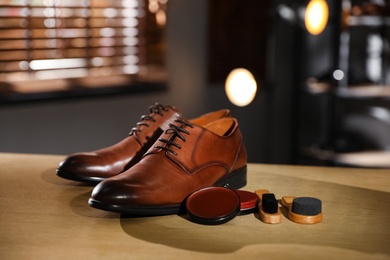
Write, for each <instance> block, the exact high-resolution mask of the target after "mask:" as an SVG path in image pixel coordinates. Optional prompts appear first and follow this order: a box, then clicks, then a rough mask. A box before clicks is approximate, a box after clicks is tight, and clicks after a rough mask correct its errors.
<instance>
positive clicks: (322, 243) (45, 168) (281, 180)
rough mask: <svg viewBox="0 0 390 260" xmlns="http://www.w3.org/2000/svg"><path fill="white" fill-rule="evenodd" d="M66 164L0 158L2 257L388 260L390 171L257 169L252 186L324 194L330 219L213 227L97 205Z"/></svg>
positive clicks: (252, 169)
mask: <svg viewBox="0 0 390 260" xmlns="http://www.w3.org/2000/svg"><path fill="white" fill-rule="evenodd" d="M63 158H64V156H54V155H27V154H8V153H0V178H1V181H0V259H92V258H93V259H240V260H243V259H316V260H317V259H390V170H370V169H354V168H325V167H304V166H287V165H265V164H250V165H249V168H248V185H247V186H246V187H245V188H244V189H245V190H249V191H254V190H256V189H269V190H270V191H271V192H273V193H275V195H276V197H277V198H278V199H280V198H281V197H282V196H284V195H295V196H312V197H317V198H320V199H321V200H322V202H323V214H324V219H323V222H322V223H320V224H315V225H302V224H296V223H294V222H291V221H290V220H289V219H288V218H286V216H284V217H283V220H282V222H281V223H280V224H265V223H263V222H261V221H260V220H259V219H258V217H257V216H256V215H255V214H249V215H243V216H237V217H236V218H234V219H233V220H232V221H230V222H228V223H225V224H222V225H216V226H206V225H200V224H196V223H193V222H190V221H189V220H188V218H187V217H186V216H179V215H169V216H158V217H144V218H131V217H127V216H123V215H121V214H117V213H110V212H105V211H101V210H98V209H94V208H91V207H89V206H88V205H87V200H88V198H89V196H90V193H91V191H92V188H93V187H91V186H87V185H83V184H79V183H77V182H72V181H67V180H64V179H61V178H59V177H57V176H56V175H55V169H56V167H57V165H58V163H59V162H60V161H61V160H62V159H63Z"/></svg>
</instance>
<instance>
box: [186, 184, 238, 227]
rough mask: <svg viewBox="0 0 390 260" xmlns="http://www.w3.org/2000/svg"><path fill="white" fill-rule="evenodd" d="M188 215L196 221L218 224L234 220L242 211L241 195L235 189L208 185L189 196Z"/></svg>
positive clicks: (187, 201) (187, 203)
mask: <svg viewBox="0 0 390 260" xmlns="http://www.w3.org/2000/svg"><path fill="white" fill-rule="evenodd" d="M185 204H186V210H187V214H188V216H189V217H190V218H191V220H193V221H194V222H196V223H199V224H205V225H218V224H223V223H226V222H228V221H230V220H232V219H233V218H234V217H236V216H237V214H238V213H239V212H240V197H239V195H238V194H237V192H235V191H234V190H231V189H228V188H223V187H207V188H203V189H201V190H198V191H196V192H194V193H192V194H191V195H190V196H188V198H187V200H186V203H185Z"/></svg>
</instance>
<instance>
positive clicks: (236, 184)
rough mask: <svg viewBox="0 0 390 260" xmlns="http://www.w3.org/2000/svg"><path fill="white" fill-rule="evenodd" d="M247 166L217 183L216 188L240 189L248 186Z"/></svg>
mask: <svg viewBox="0 0 390 260" xmlns="http://www.w3.org/2000/svg"><path fill="white" fill-rule="evenodd" d="M246 168H247V167H246V166H244V167H242V168H240V169H237V170H235V171H234V172H232V173H230V174H228V175H227V176H225V177H224V178H222V179H220V180H219V181H217V182H216V183H215V184H214V186H220V187H225V188H229V189H233V190H236V189H240V188H242V187H244V186H245V185H246Z"/></svg>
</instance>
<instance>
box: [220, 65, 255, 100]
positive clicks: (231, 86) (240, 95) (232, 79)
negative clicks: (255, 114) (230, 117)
mask: <svg viewBox="0 0 390 260" xmlns="http://www.w3.org/2000/svg"><path fill="white" fill-rule="evenodd" d="M256 91H257V84H256V80H255V78H254V76H253V75H252V73H251V72H250V71H248V70H246V69H243V68H238V69H234V70H232V71H231V72H230V73H229V75H228V77H227V78H226V83H225V92H226V95H227V97H228V98H229V100H230V102H232V103H233V104H234V105H236V106H239V107H243V106H246V105H249V104H250V103H251V102H252V101H253V99H254V98H255V96H256Z"/></svg>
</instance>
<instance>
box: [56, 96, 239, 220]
mask: <svg viewBox="0 0 390 260" xmlns="http://www.w3.org/2000/svg"><path fill="white" fill-rule="evenodd" d="M246 163H247V154H246V149H245V146H244V143H243V140H242V135H241V132H240V130H239V128H238V122H237V120H236V119H234V118H232V117H230V112H229V110H226V109H224V110H219V111H215V112H211V113H207V114H205V115H202V116H200V117H198V118H195V119H192V120H188V121H187V120H186V119H184V118H183V116H182V115H181V113H180V112H179V110H178V109H177V108H175V107H172V106H162V105H160V104H158V103H156V104H155V105H154V106H151V107H150V114H149V115H145V116H142V117H141V122H139V123H138V124H137V126H136V127H135V128H133V129H132V130H131V132H130V134H129V136H128V137H126V138H125V139H123V140H122V141H120V142H119V143H117V144H114V145H112V146H110V147H107V148H104V149H101V150H97V151H95V152H89V153H76V154H73V155H70V156H69V157H67V158H66V159H65V160H64V161H63V162H61V163H60V165H59V167H58V169H57V175H58V176H60V177H63V178H66V179H71V180H76V181H83V182H89V183H99V182H100V183H99V184H98V185H97V186H96V187H95V188H94V189H93V192H92V195H91V198H90V199H89V201H88V203H89V205H90V206H92V207H95V208H99V209H103V210H108V211H115V212H120V213H128V214H131V215H164V214H175V213H178V212H179V211H180V209H181V207H182V204H183V202H184V200H185V199H186V197H187V196H188V195H189V194H191V193H192V192H194V191H196V190H199V189H201V188H204V187H207V186H224V187H230V188H233V189H238V188H241V187H243V186H245V185H246Z"/></svg>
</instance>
